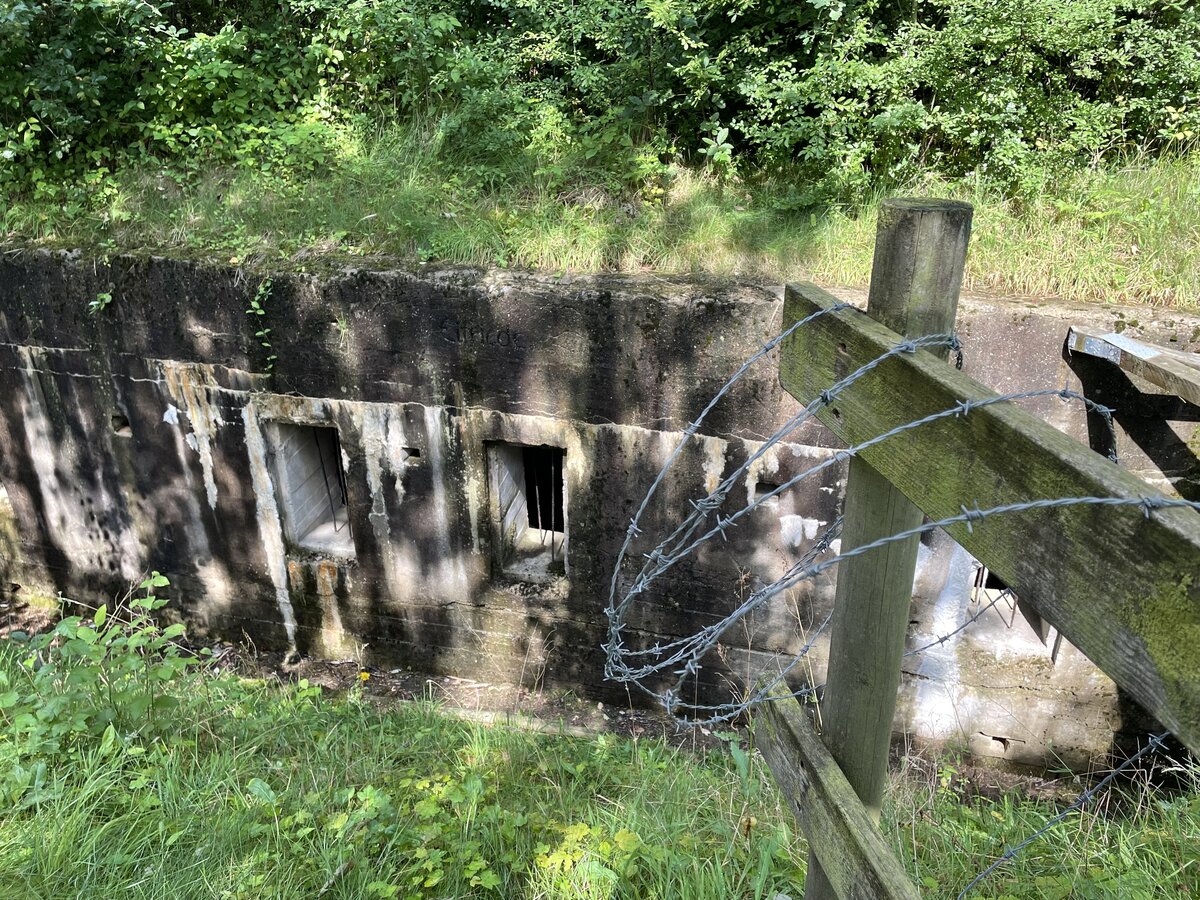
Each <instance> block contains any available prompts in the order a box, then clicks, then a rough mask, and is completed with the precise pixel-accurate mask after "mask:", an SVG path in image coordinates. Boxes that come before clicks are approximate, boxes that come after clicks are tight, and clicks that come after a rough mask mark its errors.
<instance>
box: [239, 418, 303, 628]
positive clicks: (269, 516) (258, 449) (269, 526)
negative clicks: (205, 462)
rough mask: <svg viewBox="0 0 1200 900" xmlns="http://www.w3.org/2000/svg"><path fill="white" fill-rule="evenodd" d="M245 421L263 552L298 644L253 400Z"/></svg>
mask: <svg viewBox="0 0 1200 900" xmlns="http://www.w3.org/2000/svg"><path fill="white" fill-rule="evenodd" d="M242 421H243V422H244V423H245V425H246V452H247V453H248V454H249V457H250V480H251V483H252V485H253V487H254V501H255V505H256V507H257V509H258V533H259V536H260V537H261V538H262V544H263V552H264V553H265V554H266V557H267V569H268V574H270V576H271V583H272V584H273V585H275V602H276V603H277V604H278V606H279V614H280V616H281V617H282V618H283V627H284V630H285V631H287V638H288V646H289V647H291V648H293V649H295V646H296V614H295V612H294V611H293V609H292V599H291V597H290V596H289V594H288V571H287V555H286V553H285V551H284V546H283V525H282V524H281V523H280V521H279V505H278V504H277V503H276V501H275V485H274V483H273V482H272V481H271V473H270V471H269V470H268V468H267V443H266V441H265V440H264V439H263V433H262V429H261V428H260V427H259V423H258V414H257V412H255V409H254V402H253V401H251V402H249V403H247V404H246V405H245V406H244V407H243V408H242Z"/></svg>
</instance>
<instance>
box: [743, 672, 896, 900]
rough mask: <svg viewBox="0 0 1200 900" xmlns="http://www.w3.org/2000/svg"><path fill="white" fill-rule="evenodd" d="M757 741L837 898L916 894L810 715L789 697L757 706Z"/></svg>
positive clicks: (884, 899)
mask: <svg viewBox="0 0 1200 900" xmlns="http://www.w3.org/2000/svg"><path fill="white" fill-rule="evenodd" d="M754 742H755V745H756V746H757V747H758V749H759V752H761V753H762V755H763V758H764V759H765V760H766V761H767V766H768V767H769V768H770V769H771V774H772V775H773V776H774V777H775V782H776V784H778V785H779V788H780V790H781V791H782V792H783V795H784V796H785V797H786V798H787V800H788V803H789V805H790V806H791V809H792V812H793V813H794V814H795V816H796V820H797V821H798V822H799V823H800V827H801V828H802V829H803V831H804V834H805V836H806V837H807V838H808V844H809V847H810V849H811V850H812V852H813V853H814V854H815V855H816V858H817V859H818V860H819V861H820V863H821V870H822V872H823V873H824V877H825V879H826V880H827V881H828V882H829V884H830V885H831V886H832V887H833V889H834V891H836V893H837V896H839V897H841V898H843V900H915V898H916V897H918V896H919V895H918V894H917V891H916V889H915V888H914V887H913V885H912V883H911V882H910V881H909V880H908V875H907V874H906V873H905V871H904V868H903V867H902V866H901V865H900V861H899V860H898V859H897V858H896V855H895V854H894V853H893V852H892V849H891V848H890V847H889V846H888V844H887V842H886V841H885V840H884V839H883V835H881V834H880V833H879V828H878V827H876V825H875V822H874V821H873V820H872V818H871V817H870V816H869V815H868V813H867V810H866V807H864V806H863V804H862V801H861V800H859V799H858V795H857V794H855V793H854V788H852V787H851V786H850V782H849V781H847V780H846V776H845V775H843V774H842V770H841V769H839V768H838V765H837V763H836V762H834V760H833V757H832V756H831V755H830V753H829V751H828V750H827V749H825V745H824V744H823V743H821V738H820V737H818V736H817V733H816V731H814V730H813V727H812V725H811V724H810V723H809V721H808V716H807V715H806V714H805V713H804V711H803V710H802V709H801V708H800V704H799V703H797V702H796V701H795V700H794V699H793V698H792V697H791V696H790V695H788V694H787V693H786V692H781V694H780V695H776V696H775V697H774V698H773V702H770V703H766V704H764V705H763V706H762V707H760V711H759V714H758V716H757V717H756V718H755V721H754Z"/></svg>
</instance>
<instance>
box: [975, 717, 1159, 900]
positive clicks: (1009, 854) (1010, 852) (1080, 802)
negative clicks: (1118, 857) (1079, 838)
mask: <svg viewBox="0 0 1200 900" xmlns="http://www.w3.org/2000/svg"><path fill="white" fill-rule="evenodd" d="M1170 736H1171V732H1169V731H1164V732H1162V733H1161V734H1156V735H1154V736H1153V737H1152V738H1150V740H1149V741H1148V742H1147V743H1146V746H1144V747H1143V748H1142V749H1141V750H1139V751H1138V752H1137V753H1135V754H1133V756H1131V757H1129V759H1127V760H1125V761H1124V762H1123V763H1121V764H1120V765H1119V766H1117V767H1116V768H1115V769H1113V770H1112V771H1111V772H1109V773H1108V775H1106V776H1105V777H1104V778H1103V779H1102V780H1100V781H1099V782H1097V783H1096V784H1095V785H1093V786H1092V787H1090V788H1088V789H1087V790H1086V791H1084V792H1083V793H1082V794H1080V795H1079V797H1078V799H1076V800H1075V802H1074V803H1072V804H1071V805H1070V806H1068V807H1067V808H1066V809H1064V810H1063V811H1062V812H1060V813H1059V814H1058V815H1056V816H1054V818H1052V819H1050V821H1048V822H1047V823H1046V824H1045V825H1043V826H1042V827H1041V828H1039V829H1038V830H1037V831H1035V832H1034V833H1033V834H1031V835H1030V836H1029V837H1027V838H1025V840H1023V841H1021V843H1019V844H1015V845H1014V846H1012V847H1009V848H1007V849H1006V850H1005V851H1004V853H1002V854H1001V855H1000V858H999V859H997V860H996V861H995V862H994V863H992V864H991V865H990V866H988V867H987V868H986V869H984V870H983V871H982V872H980V873H979V874H978V875H976V876H975V877H974V878H972V879H971V881H970V882H969V883H968V884H967V886H966V887H965V888H963V889H962V890H961V891H959V894H958V897H957V900H963V898H964V897H965V896H967V894H969V893H970V892H971V891H972V890H974V889H975V886H976V885H978V884H979V883H980V882H981V881H983V880H984V879H985V878H987V877H988V876H989V875H991V874H992V873H993V872H995V871H996V870H997V869H998V868H1000V867H1001V866H1002V865H1004V864H1005V863H1006V862H1008V861H1009V860H1012V859H1015V858H1016V857H1017V856H1018V855H1020V853H1021V851H1022V850H1024V849H1025V848H1026V847H1028V846H1029V845H1030V844H1032V843H1034V841H1036V840H1038V839H1039V838H1041V837H1042V836H1043V835H1044V834H1046V832H1048V831H1050V829H1052V828H1054V827H1055V826H1056V825H1058V824H1059V823H1060V822H1062V821H1063V820H1064V819H1066V818H1067V816H1069V815H1071V813H1073V812H1077V811H1078V810H1080V809H1082V808H1083V807H1084V806H1086V805H1087V804H1088V803H1090V802H1091V801H1092V799H1093V798H1095V797H1096V795H1097V794H1099V793H1100V792H1101V791H1103V790H1104V789H1105V788H1106V787H1108V785H1109V784H1111V783H1112V782H1113V780H1114V779H1116V778H1117V776H1118V775H1120V774H1121V773H1122V772H1124V771H1125V770H1126V769H1128V768H1129V767H1130V766H1132V765H1133V764H1134V763H1136V762H1137V761H1138V760H1140V759H1141V758H1142V757H1144V756H1146V755H1147V754H1148V753H1152V752H1154V751H1155V750H1157V749H1158V748H1160V747H1161V746H1162V745H1163V743H1164V742H1165V741H1166V740H1167V738H1169V737H1170Z"/></svg>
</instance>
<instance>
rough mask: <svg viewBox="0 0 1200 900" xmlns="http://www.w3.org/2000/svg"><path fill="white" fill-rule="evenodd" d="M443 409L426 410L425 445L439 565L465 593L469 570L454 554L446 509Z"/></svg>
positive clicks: (443, 575)
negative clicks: (427, 453) (430, 477)
mask: <svg viewBox="0 0 1200 900" xmlns="http://www.w3.org/2000/svg"><path fill="white" fill-rule="evenodd" d="M443 411H444V410H443V409H442V408H441V407H438V406H427V407H425V443H426V446H427V447H428V448H429V467H430V469H431V473H432V476H433V517H434V529H433V530H434V533H435V534H437V541H438V551H439V554H438V555H439V557H440V559H439V563H440V568H441V570H442V578H443V581H444V582H449V581H452V580H454V579H457V580H458V583H459V585H461V586H462V588H463V589H464V590H465V589H466V585H467V570H466V566H465V565H464V563H463V560H462V558H461V556H460V555H459V554H452V553H451V551H450V516H449V513H448V512H447V507H446V466H445V461H444V460H443V458H442V441H443V440H445V438H446V433H445V429H443V427H442V413H443Z"/></svg>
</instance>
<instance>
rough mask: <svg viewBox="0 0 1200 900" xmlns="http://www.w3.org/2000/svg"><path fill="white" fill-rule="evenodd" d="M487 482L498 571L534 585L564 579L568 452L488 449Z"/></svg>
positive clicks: (493, 446) (503, 446)
mask: <svg viewBox="0 0 1200 900" xmlns="http://www.w3.org/2000/svg"><path fill="white" fill-rule="evenodd" d="M487 455H488V482H489V486H490V491H491V500H492V509H493V515H494V518H495V524H496V531H497V532H498V535H497V536H498V538H499V540H498V541H497V546H498V549H497V559H496V562H497V563H498V564H499V566H500V568H501V570H502V571H504V572H505V573H506V574H509V575H512V576H514V577H517V578H523V579H526V580H531V581H537V580H544V579H546V578H552V577H555V576H559V575H565V574H566V565H567V506H566V490H565V488H564V482H563V465H564V463H565V461H566V451H565V450H564V449H563V448H561V447H550V446H546V445H541V446H536V447H530V446H524V445H520V444H500V443H496V444H489V445H488V447H487Z"/></svg>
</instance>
